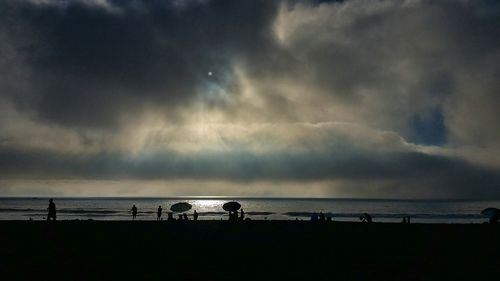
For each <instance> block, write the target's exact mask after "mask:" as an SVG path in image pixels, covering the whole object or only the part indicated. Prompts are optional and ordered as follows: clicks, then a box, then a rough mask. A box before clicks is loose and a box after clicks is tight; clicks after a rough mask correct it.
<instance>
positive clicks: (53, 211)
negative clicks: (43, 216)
mask: <svg viewBox="0 0 500 281" xmlns="http://www.w3.org/2000/svg"><path fill="white" fill-rule="evenodd" d="M47 209H48V210H49V214H48V215H47V220H48V221H49V220H50V219H52V220H56V204H55V203H54V199H52V198H50V199H49V207H48V208H47Z"/></svg>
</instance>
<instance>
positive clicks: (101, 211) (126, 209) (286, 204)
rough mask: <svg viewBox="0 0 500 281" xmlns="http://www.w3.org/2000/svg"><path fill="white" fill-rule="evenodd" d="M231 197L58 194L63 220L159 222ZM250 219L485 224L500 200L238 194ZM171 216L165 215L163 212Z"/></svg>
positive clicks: (29, 207) (214, 212)
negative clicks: (178, 210) (178, 207)
mask: <svg viewBox="0 0 500 281" xmlns="http://www.w3.org/2000/svg"><path fill="white" fill-rule="evenodd" d="M228 201H232V198H199V197H196V198H55V203H56V205H57V209H58V219H85V220H86V219H95V220H129V219H131V213H130V209H131V207H132V205H133V204H135V205H136V206H137V207H138V209H139V214H138V218H137V219H139V220H155V219H156V210H157V208H158V206H159V205H161V206H162V208H163V210H164V213H166V212H168V210H169V208H170V206H171V205H172V204H174V203H177V202H189V203H190V204H191V205H192V206H193V209H192V210H190V211H189V212H187V213H188V214H189V215H190V216H191V215H192V212H193V211H194V210H196V211H197V212H198V213H199V215H200V216H199V219H200V220H220V219H221V218H222V219H226V218H227V214H226V212H225V211H224V210H223V209H222V205H223V204H224V203H225V202H228ZM236 201H238V202H240V203H241V205H242V207H243V208H244V209H245V212H246V214H247V217H250V218H252V219H254V220H255V219H256V220H262V219H266V218H267V219H270V220H291V219H292V220H293V219H295V218H298V219H301V220H307V219H308V217H309V216H310V214H311V213H312V212H323V213H325V214H327V215H330V216H332V217H333V220H337V221H358V217H359V215H360V214H361V213H364V212H367V213H370V214H371V215H372V216H373V218H374V221H386V222H399V221H401V217H402V216H406V215H410V216H411V217H412V222H447V223H481V222H484V221H486V218H484V217H482V216H481V215H480V212H481V210H483V209H484V208H486V207H500V201H419V200H416V201H415V200H360V199H301V198H296V199H270V198H239V199H238V198H237V199H236ZM47 206H48V199H47V198H35V199H32V198H0V220H27V219H28V218H29V217H31V218H33V219H35V220H40V219H42V218H43V217H45V216H46V210H47ZM164 217H166V215H164Z"/></svg>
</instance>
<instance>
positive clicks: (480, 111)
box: [0, 0, 500, 199]
mask: <svg viewBox="0 0 500 281" xmlns="http://www.w3.org/2000/svg"><path fill="white" fill-rule="evenodd" d="M499 78H500V4H497V1H487V0H484V1H482V0H470V1H468V0H450V1H446V0H443V1H425V0H401V1H396V0H392V1H390V0H383V1H372V0H348V1H318V0H316V1H314V0H310V1H306V0H304V1H301V0H297V1H292V0H291V1H286V0H284V1H269V0H262V1H254V0H252V1H249V0H170V1H168V0H151V1H146V0H144V1H141V0H120V1H118V0H116V1H111V0H73V1H71V0H65V1H64V0H3V1H0V196H6V195H16V196H25V195H26V196H33V195H64V196H80V195H88V196H124V195H127V196H134V195H139V196H176V195H200V196H201V195H229V196H307V197H362V198H374V197H376V198H479V199H490V198H495V199H500V79H499Z"/></svg>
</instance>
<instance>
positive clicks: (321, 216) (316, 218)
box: [311, 212, 332, 222]
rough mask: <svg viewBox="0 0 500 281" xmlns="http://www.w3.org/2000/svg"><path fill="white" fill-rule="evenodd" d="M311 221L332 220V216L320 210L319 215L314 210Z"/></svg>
mask: <svg viewBox="0 0 500 281" xmlns="http://www.w3.org/2000/svg"><path fill="white" fill-rule="evenodd" d="M311 221H320V222H324V221H332V217H331V216H326V215H325V214H323V212H319V215H318V213H316V212H313V213H312V215H311Z"/></svg>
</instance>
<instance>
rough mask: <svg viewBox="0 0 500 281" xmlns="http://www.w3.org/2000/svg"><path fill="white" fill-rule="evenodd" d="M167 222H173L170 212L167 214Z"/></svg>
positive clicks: (172, 215)
mask: <svg viewBox="0 0 500 281" xmlns="http://www.w3.org/2000/svg"><path fill="white" fill-rule="evenodd" d="M167 221H175V219H174V214H173V213H172V212H168V215H167Z"/></svg>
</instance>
